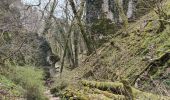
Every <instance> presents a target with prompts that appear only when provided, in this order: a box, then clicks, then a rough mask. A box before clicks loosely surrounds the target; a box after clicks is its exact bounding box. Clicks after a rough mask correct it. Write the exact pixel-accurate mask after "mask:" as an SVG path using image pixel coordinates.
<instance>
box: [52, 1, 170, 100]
mask: <svg viewBox="0 0 170 100" xmlns="http://www.w3.org/2000/svg"><path fill="white" fill-rule="evenodd" d="M164 7H165V8H164V9H166V13H167V15H168V16H170V10H169V8H170V2H169V1H168V2H166V6H164ZM169 21H170V20H169V19H167V20H166V22H167V24H166V26H165V28H164V30H163V31H161V32H158V30H159V28H160V24H159V18H158V16H157V15H156V14H155V13H154V12H152V11H151V12H150V13H148V14H146V15H144V16H143V17H141V18H140V19H139V20H137V21H136V22H134V23H130V24H129V27H128V29H127V34H126V35H124V34H123V33H124V31H123V30H120V31H118V32H117V33H114V34H115V35H114V36H113V38H112V39H111V40H110V41H109V42H108V43H105V44H104V45H103V46H101V47H100V48H99V49H97V50H96V53H94V54H92V55H90V56H88V57H86V58H85V59H84V60H83V62H82V64H81V66H80V67H79V68H76V69H74V70H72V71H67V70H65V71H64V72H63V73H62V79H57V83H56V84H57V85H54V87H55V89H59V90H60V88H59V87H60V86H63V85H64V86H65V85H67V86H68V88H66V89H64V91H65V92H66V94H67V93H68V92H69V91H70V93H68V94H67V95H64V96H68V97H73V98H74V97H75V98H76V97H79V96H80V97H81V96H82V95H84V96H85V97H90V94H91V92H92V94H94V95H93V96H92V97H94V98H95V97H96V100H99V97H100V94H104V93H103V92H106V91H103V92H102V91H101V90H99V91H98V92H94V91H95V90H93V89H94V88H88V89H86V88H87V87H83V86H82V85H81V84H82V83H81V81H82V80H91V81H92V82H89V83H88V81H87V84H91V85H92V87H93V86H94V87H96V88H97V87H100V83H95V81H98V82H115V81H120V82H121V81H122V80H128V82H129V85H131V86H133V87H136V88H137V89H139V90H144V91H147V92H151V93H154V94H158V95H165V96H169V93H170V91H169V89H170V85H169V82H170V80H169V78H170V76H169V74H170V70H169V69H170V68H169V67H170V62H169V61H170V49H169V48H170V22H169ZM84 84H85V86H86V83H84ZM95 84H96V86H95ZM102 84H103V85H104V83H101V85H102ZM106 84H107V83H106ZM91 85H87V86H91ZM57 87H58V88H57ZM103 87H104V86H103ZM106 87H107V85H106ZM84 88H85V89H84ZM55 89H54V90H55ZM99 89H100V88H99ZM56 91H57V90H56ZM76 91H77V93H76ZM53 92H55V91H53ZM65 92H64V93H65ZM56 94H58V92H56ZM98 96H99V97H98ZM148 96H149V95H148ZM104 97H108V98H109V96H107V95H104ZM94 98H93V99H92V98H91V97H90V99H91V100H94ZM97 98H98V99H97ZM113 98H114V96H113ZM120 98H121V97H120ZM86 99H87V98H85V100H86ZM100 99H101V100H104V99H102V98H100ZM136 99H137V98H136ZM136 99H135V100H136ZM150 99H151V100H156V99H157V100H160V98H156V99H154V98H152V97H150ZM150 99H149V100H150ZM168 99H169V98H167V99H163V100H168ZM87 100H88V99H87ZM105 100H106V99H105ZM108 100H109V99H108ZM116 100H117V99H116ZM120 100H122V99H120ZM140 100H141V99H140ZM142 100H147V99H142Z"/></svg>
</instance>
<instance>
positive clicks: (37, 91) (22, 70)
mask: <svg viewBox="0 0 170 100" xmlns="http://www.w3.org/2000/svg"><path fill="white" fill-rule="evenodd" d="M9 68H10V70H9V73H8V74H7V75H6V76H7V78H8V79H10V80H12V81H13V82H14V83H15V84H17V85H18V86H21V87H22V88H23V89H24V90H25V93H24V94H23V95H24V97H26V98H27V100H45V99H46V98H45V96H44V93H43V92H44V81H43V77H44V75H43V70H41V69H38V68H35V67H32V66H15V65H9Z"/></svg>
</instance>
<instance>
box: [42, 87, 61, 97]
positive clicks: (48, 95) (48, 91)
mask: <svg viewBox="0 0 170 100" xmlns="http://www.w3.org/2000/svg"><path fill="white" fill-rule="evenodd" d="M44 95H45V96H46V97H47V98H48V100H60V98H59V97H54V96H53V95H52V94H51V93H50V90H48V89H46V91H45V92H44Z"/></svg>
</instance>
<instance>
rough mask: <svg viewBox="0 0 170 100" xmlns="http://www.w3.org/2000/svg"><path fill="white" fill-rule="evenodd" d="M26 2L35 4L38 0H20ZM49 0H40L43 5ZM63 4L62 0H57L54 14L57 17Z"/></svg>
mask: <svg viewBox="0 0 170 100" xmlns="http://www.w3.org/2000/svg"><path fill="white" fill-rule="evenodd" d="M22 1H23V2H24V3H26V4H32V5H36V4H38V3H39V0H22ZM48 1H49V0H41V3H42V5H45V4H46V3H47V2H48ZM63 6H64V0H58V5H57V9H56V14H55V15H57V16H58V17H61V16H62V7H63Z"/></svg>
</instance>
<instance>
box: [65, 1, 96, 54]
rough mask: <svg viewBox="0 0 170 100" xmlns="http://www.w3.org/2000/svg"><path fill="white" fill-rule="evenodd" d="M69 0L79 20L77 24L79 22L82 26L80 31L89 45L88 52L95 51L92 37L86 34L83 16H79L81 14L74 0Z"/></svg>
mask: <svg viewBox="0 0 170 100" xmlns="http://www.w3.org/2000/svg"><path fill="white" fill-rule="evenodd" d="M68 1H69V3H70V6H71V8H72V11H73V14H74V16H75V18H76V20H77V24H78V26H79V28H80V31H81V33H82V35H83V38H84V41H85V43H86V46H87V51H88V52H87V54H88V55H89V54H91V53H92V52H93V51H94V48H93V44H92V42H91V39H90V38H89V36H88V35H87V34H86V31H85V28H84V26H83V24H82V22H81V16H79V14H78V12H77V9H76V7H75V3H74V1H73V0H68Z"/></svg>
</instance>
